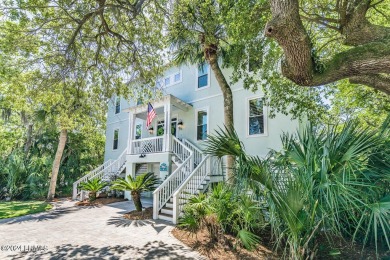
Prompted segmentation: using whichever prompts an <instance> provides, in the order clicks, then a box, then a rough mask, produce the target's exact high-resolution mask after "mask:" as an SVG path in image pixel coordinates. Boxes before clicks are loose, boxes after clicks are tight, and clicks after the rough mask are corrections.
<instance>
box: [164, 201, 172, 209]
mask: <svg viewBox="0 0 390 260" xmlns="http://www.w3.org/2000/svg"><path fill="white" fill-rule="evenodd" d="M165 207H167V208H171V209H173V201H172V203H170V202H167V203H166V204H165Z"/></svg>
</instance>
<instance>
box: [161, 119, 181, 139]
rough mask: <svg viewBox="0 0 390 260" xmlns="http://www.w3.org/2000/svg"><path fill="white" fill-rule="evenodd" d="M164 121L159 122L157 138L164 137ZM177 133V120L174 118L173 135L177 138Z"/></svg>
mask: <svg viewBox="0 0 390 260" xmlns="http://www.w3.org/2000/svg"><path fill="white" fill-rule="evenodd" d="M164 125H165V123H164V120H159V121H157V136H162V135H163V134H164ZM176 133H177V118H172V120H171V134H172V135H174V136H176Z"/></svg>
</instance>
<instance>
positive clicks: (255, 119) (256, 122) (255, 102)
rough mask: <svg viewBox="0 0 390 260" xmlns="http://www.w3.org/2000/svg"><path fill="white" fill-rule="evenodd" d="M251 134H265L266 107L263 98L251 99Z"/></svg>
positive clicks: (249, 126)
mask: <svg viewBox="0 0 390 260" xmlns="http://www.w3.org/2000/svg"><path fill="white" fill-rule="evenodd" d="M248 129H249V132H248V134H249V135H260V134H264V107H263V100H262V99H261V98H255V99H250V100H249V119H248Z"/></svg>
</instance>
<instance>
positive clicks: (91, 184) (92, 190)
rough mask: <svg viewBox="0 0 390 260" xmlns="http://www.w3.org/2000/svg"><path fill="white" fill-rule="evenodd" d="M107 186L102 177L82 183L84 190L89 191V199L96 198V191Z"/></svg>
mask: <svg viewBox="0 0 390 260" xmlns="http://www.w3.org/2000/svg"><path fill="white" fill-rule="evenodd" d="M106 186H107V183H106V182H103V181H102V180H101V179H97V178H96V179H92V180H88V181H86V182H82V183H80V187H81V189H82V190H86V191H89V195H88V196H89V201H94V200H96V193H97V192H98V191H100V190H101V189H103V188H104V187H106Z"/></svg>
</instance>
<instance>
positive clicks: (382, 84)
mask: <svg viewBox="0 0 390 260" xmlns="http://www.w3.org/2000/svg"><path fill="white" fill-rule="evenodd" d="M349 82H350V83H353V84H362V85H366V86H373V87H374V88H375V89H377V90H379V91H382V92H384V93H386V94H387V95H390V76H389V75H384V74H368V75H362V76H354V77H351V78H350V79H349Z"/></svg>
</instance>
